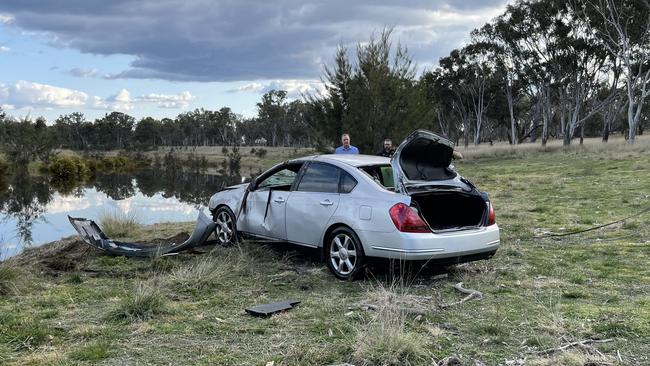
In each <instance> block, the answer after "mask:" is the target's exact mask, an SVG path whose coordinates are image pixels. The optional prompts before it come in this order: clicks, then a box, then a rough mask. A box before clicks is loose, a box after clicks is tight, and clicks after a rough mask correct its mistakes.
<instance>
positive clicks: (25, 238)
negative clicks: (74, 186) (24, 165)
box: [0, 170, 54, 243]
mask: <svg viewBox="0 0 650 366" xmlns="http://www.w3.org/2000/svg"><path fill="white" fill-rule="evenodd" d="M6 183H8V184H6V185H4V186H3V185H2V184H0V213H2V214H3V215H7V216H9V217H13V218H15V219H16V222H17V223H16V231H17V232H18V235H19V236H20V238H21V240H22V242H24V243H31V242H32V226H33V224H34V222H35V221H36V220H37V219H39V218H41V217H42V216H43V214H44V213H45V206H46V205H47V204H48V203H49V202H50V201H51V200H52V194H53V192H54V191H53V189H52V188H51V187H50V184H49V182H48V181H47V179H46V178H44V177H36V176H31V175H29V172H27V170H18V171H16V172H15V173H14V174H13V176H11V177H10V178H9V179H8V180H7V182H6Z"/></svg>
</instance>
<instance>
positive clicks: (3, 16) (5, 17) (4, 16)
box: [0, 13, 14, 24]
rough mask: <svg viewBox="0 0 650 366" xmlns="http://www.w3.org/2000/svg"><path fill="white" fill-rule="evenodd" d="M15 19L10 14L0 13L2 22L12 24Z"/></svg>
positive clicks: (0, 22) (0, 21)
mask: <svg viewBox="0 0 650 366" xmlns="http://www.w3.org/2000/svg"><path fill="white" fill-rule="evenodd" d="M13 21H14V17H13V16H11V15H9V14H3V13H0V24H11V23H13Z"/></svg>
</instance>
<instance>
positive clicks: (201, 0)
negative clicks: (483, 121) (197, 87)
mask: <svg viewBox="0 0 650 366" xmlns="http://www.w3.org/2000/svg"><path fill="white" fill-rule="evenodd" d="M505 2H506V0H468V1H463V2H460V1H454V2H452V1H449V0H407V1H402V2H394V1H388V0H359V1H354V2H351V1H344V0H332V1H327V2H322V1H316V0H310V1H303V0H278V1H269V2H260V1H253V0H241V1H213V0H194V1H191V2H187V1H185V0H166V1H158V0H141V1H137V2H134V1H131V0H114V1H110V2H109V1H105V2H94V1H74V0H68V1H57V2H52V1H36V2H35V1H23V0H3V1H2V2H0V11H2V12H3V14H5V15H3V16H4V18H0V19H5V20H4V22H6V23H11V24H13V26H15V27H18V28H20V29H21V30H24V31H29V32H34V34H41V35H43V34H44V35H46V36H47V37H48V38H47V40H48V41H49V42H50V43H52V44H54V45H58V46H60V47H68V48H73V49H77V50H79V51H81V52H85V53H92V54H99V55H116V54H119V55H131V56H132V57H133V62H132V63H131V65H130V67H129V68H128V69H127V70H123V71H122V72H119V73H116V74H113V75H110V76H108V77H109V78H155V79H165V80H178V81H247V80H274V79H278V80H293V79H315V78H318V77H319V76H320V73H321V71H322V65H323V63H331V62H332V58H333V56H334V51H335V49H336V46H337V45H338V44H340V43H342V44H344V45H347V46H350V47H354V45H356V44H357V43H358V42H359V41H364V40H367V39H368V36H369V35H370V33H371V32H373V31H378V30H381V29H382V28H383V27H385V26H394V29H395V36H396V39H397V38H399V40H400V42H401V43H403V44H405V45H407V46H408V47H409V49H410V50H411V51H412V55H413V56H414V58H415V60H416V61H417V62H418V63H430V62H432V61H437V60H438V58H439V57H441V56H444V55H446V54H448V52H449V51H450V50H451V49H452V48H454V47H458V46H459V45H460V44H461V43H462V42H463V40H464V39H466V38H467V37H468V35H469V32H470V31H471V30H472V29H473V28H475V27H477V26H480V25H481V24H482V23H484V22H486V21H488V20H489V19H490V18H491V17H493V16H495V15H497V14H499V13H500V12H502V11H503V10H504V9H505Z"/></svg>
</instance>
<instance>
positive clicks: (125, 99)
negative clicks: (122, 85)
mask: <svg viewBox="0 0 650 366" xmlns="http://www.w3.org/2000/svg"><path fill="white" fill-rule="evenodd" d="M105 104H106V106H107V108H104V109H109V108H110V109H112V110H114V111H119V112H124V113H127V112H130V111H131V110H133V108H134V106H135V101H134V100H133V99H131V93H129V91H128V90H126V89H122V90H120V91H119V92H118V93H117V94H115V95H113V96H110V97H108V98H106V101H105Z"/></svg>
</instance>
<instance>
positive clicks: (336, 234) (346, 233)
mask: <svg viewBox="0 0 650 366" xmlns="http://www.w3.org/2000/svg"><path fill="white" fill-rule="evenodd" d="M324 254H325V261H326V262H327V266H328V267H329V269H330V270H331V271H332V273H333V274H334V276H336V277H337V278H339V279H342V280H353V279H356V278H359V277H360V275H361V274H363V269H364V264H365V254H364V252H363V246H362V245H361V240H359V237H357V234H355V233H354V231H352V230H351V229H349V228H347V227H344V226H341V227H338V228H336V229H334V230H333V231H332V233H331V234H330V235H329V236H328V237H327V241H326V242H325V249H324Z"/></svg>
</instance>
